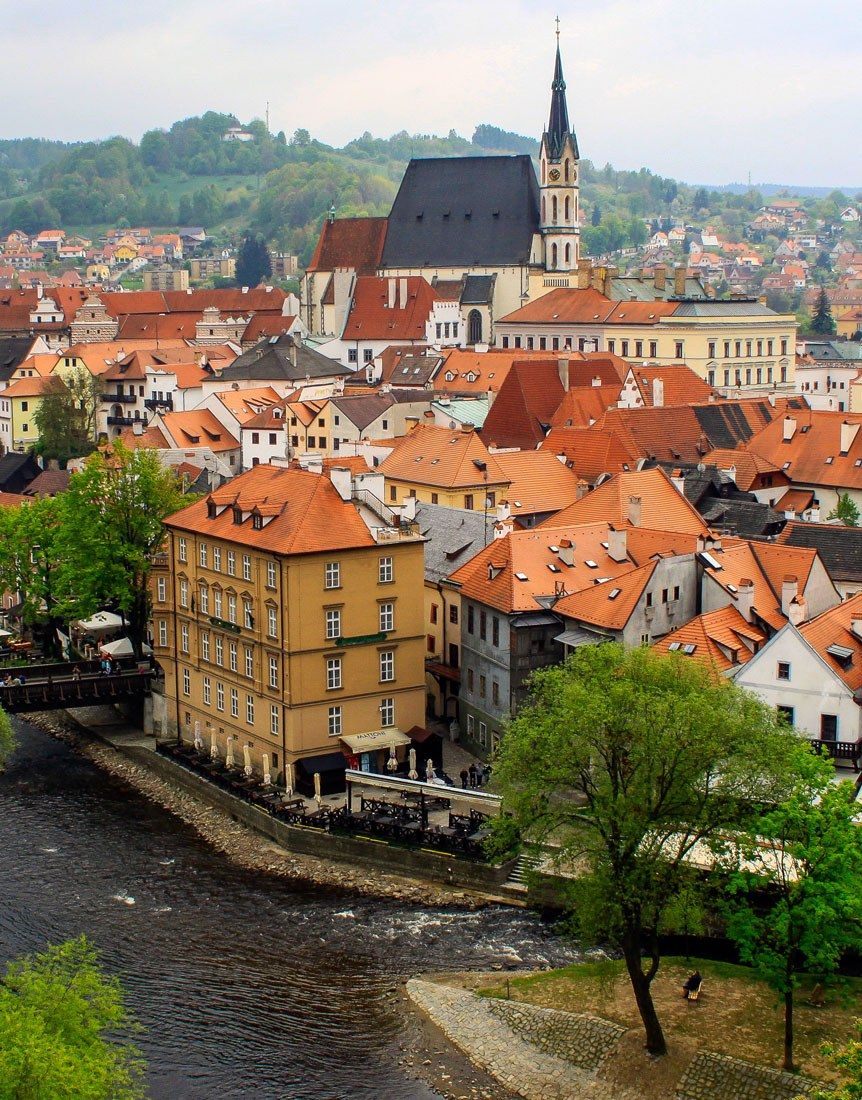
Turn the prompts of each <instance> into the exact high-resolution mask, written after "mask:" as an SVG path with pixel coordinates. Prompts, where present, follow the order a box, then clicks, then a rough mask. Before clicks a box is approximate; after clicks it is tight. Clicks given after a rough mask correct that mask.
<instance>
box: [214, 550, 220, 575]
mask: <svg viewBox="0 0 862 1100" xmlns="http://www.w3.org/2000/svg"><path fill="white" fill-rule="evenodd" d="M213 569H215V571H216V572H217V573H221V547H220V546H214V547H213Z"/></svg>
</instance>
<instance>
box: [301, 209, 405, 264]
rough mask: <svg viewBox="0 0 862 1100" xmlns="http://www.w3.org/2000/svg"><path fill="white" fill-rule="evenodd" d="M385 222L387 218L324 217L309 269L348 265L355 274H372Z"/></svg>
mask: <svg viewBox="0 0 862 1100" xmlns="http://www.w3.org/2000/svg"><path fill="white" fill-rule="evenodd" d="M387 224H388V222H387V219H386V218H336V219H334V220H333V221H330V220H329V219H328V218H327V219H326V221H325V222H324V223H323V225H322V227H321V230H320V237H319V238H318V240H317V247H316V248H315V249H314V255H313V256H312V257H311V263H310V264H309V265H308V270H309V271H335V270H336V269H337V268H339V267H348V268H353V269H354V270H355V271H356V273H357V275H373V274H374V272H375V271H376V270H377V268H378V267H379V266H380V258H381V256H382V255H383V245H384V243H385V241H386V226H387Z"/></svg>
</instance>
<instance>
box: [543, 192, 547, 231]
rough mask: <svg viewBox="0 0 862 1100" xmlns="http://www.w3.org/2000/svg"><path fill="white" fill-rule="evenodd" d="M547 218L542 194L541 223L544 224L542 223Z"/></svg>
mask: <svg viewBox="0 0 862 1100" xmlns="http://www.w3.org/2000/svg"><path fill="white" fill-rule="evenodd" d="M547 220H548V213H547V209H546V207H545V196H544V195H542V224H543V225H544V223H545V222H546V221H547Z"/></svg>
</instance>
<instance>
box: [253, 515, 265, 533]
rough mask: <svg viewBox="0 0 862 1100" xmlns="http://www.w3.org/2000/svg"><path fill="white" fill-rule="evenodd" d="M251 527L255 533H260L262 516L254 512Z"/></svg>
mask: <svg viewBox="0 0 862 1100" xmlns="http://www.w3.org/2000/svg"><path fill="white" fill-rule="evenodd" d="M251 525H252V527H253V528H254V529H255V531H262V530H263V516H262V515H260V514H259V513H257V512H256V513H255V514H254V515H253V516H252V517H251Z"/></svg>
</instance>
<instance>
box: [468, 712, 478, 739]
mask: <svg viewBox="0 0 862 1100" xmlns="http://www.w3.org/2000/svg"><path fill="white" fill-rule="evenodd" d="M475 735H476V719H475V718H474V717H473V715H472V714H468V715H467V736H468V737H475Z"/></svg>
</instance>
